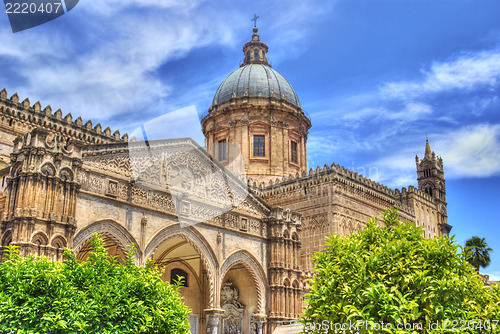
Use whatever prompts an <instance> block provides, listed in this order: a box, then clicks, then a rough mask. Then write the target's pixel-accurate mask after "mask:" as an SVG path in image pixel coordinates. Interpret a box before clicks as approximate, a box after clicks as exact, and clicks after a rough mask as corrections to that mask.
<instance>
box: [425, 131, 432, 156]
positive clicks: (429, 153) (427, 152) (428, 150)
mask: <svg viewBox="0 0 500 334" xmlns="http://www.w3.org/2000/svg"><path fill="white" fill-rule="evenodd" d="M426 137H427V136H426ZM425 157H426V158H428V159H430V158H431V157H432V150H431V145H429V139H427V138H425Z"/></svg>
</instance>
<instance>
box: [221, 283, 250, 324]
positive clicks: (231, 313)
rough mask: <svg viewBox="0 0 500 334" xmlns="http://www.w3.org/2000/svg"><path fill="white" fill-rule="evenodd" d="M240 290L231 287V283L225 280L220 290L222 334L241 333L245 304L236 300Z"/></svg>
mask: <svg viewBox="0 0 500 334" xmlns="http://www.w3.org/2000/svg"><path fill="white" fill-rule="evenodd" d="M239 295H240V292H239V290H238V289H237V288H235V287H233V283H232V282H231V281H230V280H227V281H226V282H225V283H224V287H223V288H222V291H221V305H222V309H223V310H224V315H223V316H222V333H223V334H241V333H243V314H244V312H245V305H243V304H242V303H240V302H239V301H238V299H239Z"/></svg>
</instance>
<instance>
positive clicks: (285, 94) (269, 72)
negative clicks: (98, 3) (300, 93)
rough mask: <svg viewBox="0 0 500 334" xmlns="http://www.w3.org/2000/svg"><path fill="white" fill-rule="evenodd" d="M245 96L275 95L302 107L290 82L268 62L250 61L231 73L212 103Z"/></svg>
mask: <svg viewBox="0 0 500 334" xmlns="http://www.w3.org/2000/svg"><path fill="white" fill-rule="evenodd" d="M244 96H248V97H265V98H269V97H275V98H277V99H284V100H286V101H287V102H288V103H291V104H293V105H294V106H296V107H299V108H300V103H299V98H298V97H297V94H295V91H294V90H293V88H292V86H291V85H290V83H289V82H288V81H287V80H286V79H285V78H284V77H283V76H282V75H281V74H279V73H278V72H276V71H275V70H273V69H272V68H271V67H270V66H269V65H267V64H255V63H250V64H247V65H244V66H242V67H240V68H239V69H237V70H236V71H234V72H233V73H231V74H230V75H229V76H228V77H227V78H226V80H224V81H223V82H222V84H221V85H220V86H219V88H218V89H217V92H216V93H215V96H214V100H213V102H212V105H215V104H220V103H223V102H226V101H229V100H231V98H233V97H235V98H241V97H244Z"/></svg>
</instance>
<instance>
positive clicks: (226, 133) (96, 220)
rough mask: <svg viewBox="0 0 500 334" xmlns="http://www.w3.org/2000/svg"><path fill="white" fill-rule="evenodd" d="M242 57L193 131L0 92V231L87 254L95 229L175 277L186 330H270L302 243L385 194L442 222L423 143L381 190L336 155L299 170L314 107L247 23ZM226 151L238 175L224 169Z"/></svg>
mask: <svg viewBox="0 0 500 334" xmlns="http://www.w3.org/2000/svg"><path fill="white" fill-rule="evenodd" d="M243 52H244V56H245V59H244V62H243V64H242V65H241V66H240V67H239V68H238V69H236V70H235V71H234V72H233V73H231V74H230V75H229V76H228V77H227V78H226V79H225V80H224V82H222V84H221V85H220V87H219V89H218V90H217V91H216V93H215V96H214V99H213V102H212V105H211V106H210V108H209V109H208V111H207V112H206V113H205V114H204V117H203V119H202V121H201V123H202V128H203V133H204V135H205V137H206V140H205V148H201V147H200V146H199V145H198V144H196V143H195V142H194V141H193V140H190V139H171V140H155V141H148V140H135V138H131V139H130V140H129V138H128V135H127V134H124V135H120V132H119V131H115V132H113V133H112V131H111V130H110V128H109V127H106V128H105V129H103V127H102V126H101V125H100V124H96V125H94V124H93V123H92V121H90V120H89V121H87V122H85V123H84V122H83V120H82V118H81V117H77V118H76V119H73V116H72V115H71V114H67V115H66V116H63V114H62V112H61V110H60V109H59V110H56V111H53V110H52V109H51V107H50V106H47V107H44V108H42V105H41V104H40V102H36V103H34V104H32V103H31V102H30V100H29V99H27V98H26V99H24V100H22V101H21V100H20V98H19V96H18V95H17V94H13V95H11V96H8V94H7V91H6V90H5V89H3V90H1V91H0V158H1V161H0V167H2V170H1V171H0V177H1V185H2V187H1V189H2V193H1V197H0V219H1V230H0V241H1V247H2V248H1V249H0V251H1V250H2V249H3V247H5V246H7V245H17V246H19V247H20V249H21V251H22V253H23V254H37V255H44V256H48V257H51V258H53V259H54V260H56V261H57V260H60V259H61V256H62V251H63V248H64V247H68V248H70V249H72V250H73V251H74V252H75V253H76V254H77V256H78V258H79V259H81V260H85V259H86V257H87V256H88V252H89V250H90V247H89V242H88V241H89V238H90V237H91V236H92V234H93V233H98V234H100V235H101V236H102V237H103V238H104V240H105V243H106V245H107V247H108V252H109V253H110V255H116V256H118V258H123V256H124V250H125V249H126V247H127V245H130V244H134V245H135V246H136V247H137V249H138V250H139V253H138V255H137V258H136V263H137V264H138V265H143V264H144V263H145V260H146V259H148V258H150V259H152V260H153V261H154V262H156V263H157V264H158V265H159V266H161V267H162V268H164V269H165V271H164V274H163V275H164V276H163V278H164V280H166V281H172V280H174V279H177V278H178V277H179V276H181V277H184V278H185V283H184V286H183V287H182V288H181V294H182V295H183V297H184V301H185V302H186V304H187V305H188V306H189V307H190V309H191V311H192V314H191V316H190V325H191V332H192V333H223V334H233V333H259V334H262V333H272V331H273V330H274V328H276V326H278V325H280V324H281V323H283V322H285V321H290V320H293V319H297V318H298V317H299V314H300V313H301V311H302V307H303V304H302V300H303V296H304V293H305V292H306V290H307V286H306V284H305V279H306V278H307V277H310V275H312V273H313V264H312V263H311V256H312V254H313V253H314V252H316V251H319V250H321V249H322V248H323V241H324V239H325V237H326V236H327V235H329V234H332V233H337V234H339V235H342V236H344V235H347V234H349V233H351V232H353V231H356V230H359V229H362V228H363V227H364V225H365V223H366V221H367V220H368V218H369V217H372V216H379V215H380V211H384V210H386V209H387V208H389V207H390V206H396V207H401V209H400V215H401V217H402V219H405V220H411V221H415V222H416V224H417V225H422V226H423V227H424V233H425V236H426V237H434V236H442V235H447V234H448V233H449V231H450V230H451V226H450V225H448V222H447V213H446V188H445V179H444V174H443V160H442V159H441V158H439V157H437V156H436V155H435V153H434V152H433V151H432V150H431V148H430V146H429V143H428V142H427V143H426V146H425V154H424V157H423V159H419V158H418V157H416V169H417V180H418V187H413V186H409V187H408V188H402V189H395V190H393V189H389V188H388V187H385V186H383V185H381V184H378V183H376V182H374V181H372V180H370V179H368V178H366V177H364V176H362V175H359V174H356V173H354V172H353V171H351V170H349V169H347V168H344V167H342V166H339V165H337V164H335V163H334V164H332V165H325V166H324V167H317V168H315V169H310V170H308V169H307V135H308V131H309V129H310V128H311V120H310V119H309V117H308V116H307V114H306V113H305V112H304V111H303V110H302V108H301V106H300V103H299V99H298V97H297V95H296V93H295V91H294V90H293V88H292V86H291V85H290V84H289V83H288V81H287V80H286V79H285V78H284V77H283V76H282V75H281V74H279V73H278V72H277V71H275V70H274V69H273V68H272V67H271V66H270V64H269V62H268V60H267V52H268V46H267V45H266V44H264V43H263V42H261V41H260V38H259V35H258V30H257V28H254V30H253V35H252V39H251V41H250V42H248V43H246V44H245V46H244V47H243ZM235 161H239V162H241V166H243V167H242V168H243V169H242V171H243V173H242V174H241V175H244V176H246V177H241V175H239V176H238V175H235V173H233V172H230V170H232V169H231V168H232V166H233V165H234V162H235Z"/></svg>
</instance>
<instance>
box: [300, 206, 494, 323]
mask: <svg viewBox="0 0 500 334" xmlns="http://www.w3.org/2000/svg"><path fill="white" fill-rule="evenodd" d="M422 234H423V228H422V227H417V226H415V224H414V223H409V222H404V221H398V213H397V209H394V208H391V209H389V210H387V211H386V212H385V213H383V219H382V221H378V220H377V219H374V218H372V219H371V220H369V221H368V224H367V226H366V228H365V229H364V230H363V231H359V232H357V233H353V234H351V235H349V236H347V237H343V238H341V237H339V236H338V235H332V236H330V237H329V238H328V240H327V242H326V249H325V250H324V251H322V252H318V253H316V254H315V255H314V257H313V260H314V262H315V263H316V267H315V271H316V274H315V275H314V277H313V278H312V279H311V280H310V286H311V290H310V292H309V294H308V295H307V308H306V311H305V313H304V321H305V329H306V331H314V330H318V331H320V330H321V331H323V332H325V331H329V332H333V331H334V330H335V329H337V330H339V329H340V328H341V326H343V328H342V330H345V329H347V330H346V331H345V332H346V333H349V332H356V331H358V330H359V331H360V332H361V333H363V332H365V333H369V332H376V333H382V332H390V333H397V332H400V333H410V332H414V333H422V332H432V333H439V332H443V333H450V332H452V331H450V330H451V329H455V330H456V331H457V330H458V331H461V332H462V333H465V332H466V333H485V332H488V333H490V332H500V323H498V320H500V289H499V287H498V286H494V287H493V288H491V287H485V286H484V285H483V283H482V280H481V277H480V276H479V275H478V273H477V272H476V271H475V269H474V268H473V267H472V266H471V265H470V264H469V263H468V262H467V254H466V252H464V251H463V249H462V248H461V247H460V246H458V245H456V244H455V243H454V241H453V237H452V238H448V237H441V238H432V239H426V238H424V237H423V236H422ZM353 324H356V325H353ZM370 324H371V325H370ZM419 324H421V326H422V328H421V329H420V328H419ZM349 325H350V326H349ZM335 326H337V327H335ZM398 326H399V328H402V330H401V331H399V330H398ZM405 326H406V327H405Z"/></svg>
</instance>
